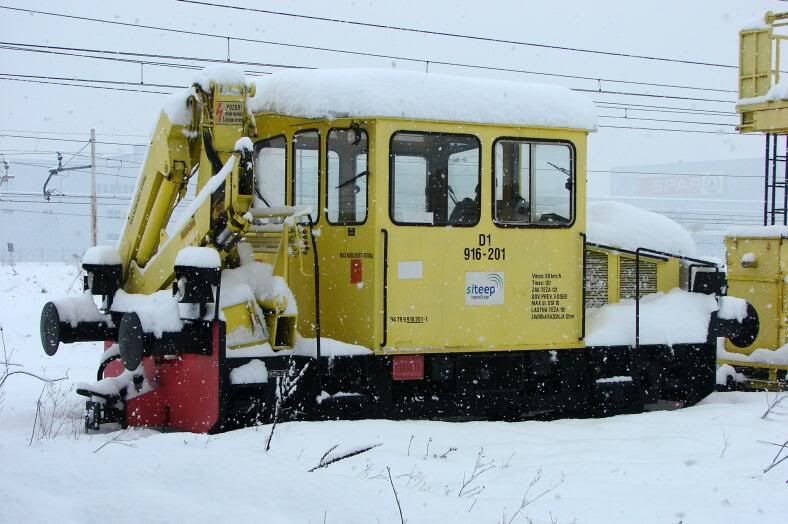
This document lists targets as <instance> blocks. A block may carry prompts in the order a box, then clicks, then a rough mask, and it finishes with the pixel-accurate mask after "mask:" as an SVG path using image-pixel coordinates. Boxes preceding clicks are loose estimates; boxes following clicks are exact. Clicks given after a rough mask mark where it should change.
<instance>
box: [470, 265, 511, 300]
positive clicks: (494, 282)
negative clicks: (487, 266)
mask: <svg viewBox="0 0 788 524" xmlns="http://www.w3.org/2000/svg"><path fill="white" fill-rule="evenodd" d="M503 303H504V276H503V273H500V272H497V271H496V272H468V273H465V305H466V306H496V305H501V304H503Z"/></svg>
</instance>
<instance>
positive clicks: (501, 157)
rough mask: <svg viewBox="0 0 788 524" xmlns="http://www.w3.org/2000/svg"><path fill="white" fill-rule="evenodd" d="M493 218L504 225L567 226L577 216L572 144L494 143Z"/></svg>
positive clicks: (521, 141)
mask: <svg viewBox="0 0 788 524" xmlns="http://www.w3.org/2000/svg"><path fill="white" fill-rule="evenodd" d="M493 150H494V160H493V165H494V172H495V176H494V177H493V181H494V188H493V197H494V202H493V219H494V221H495V222H496V223H497V224H499V225H503V226H507V225H515V226H516V225H533V226H559V227H560V226H568V225H570V224H571V223H572V221H573V213H574V198H573V192H574V153H573V149H572V147H571V145H570V144H568V143H563V142H537V141H527V140H516V139H499V140H497V141H496V142H495V147H494V148H493Z"/></svg>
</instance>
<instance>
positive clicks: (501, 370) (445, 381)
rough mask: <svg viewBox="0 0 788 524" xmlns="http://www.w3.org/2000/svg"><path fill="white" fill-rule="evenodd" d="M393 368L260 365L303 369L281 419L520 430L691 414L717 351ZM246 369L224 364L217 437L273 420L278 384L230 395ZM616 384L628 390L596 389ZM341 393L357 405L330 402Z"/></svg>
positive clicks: (577, 353)
mask: <svg viewBox="0 0 788 524" xmlns="http://www.w3.org/2000/svg"><path fill="white" fill-rule="evenodd" d="M392 358H393V357H392V356H387V355H363V356H340V357H323V358H321V359H319V361H315V359H313V358H310V357H304V356H293V357H291V356H286V355H283V356H275V357H265V358H262V360H264V361H265V363H266V367H267V368H268V369H269V373H271V374H272V375H277V376H284V375H285V374H286V373H287V372H288V369H290V367H291V366H293V367H294V369H295V370H296V372H297V370H300V369H301V368H302V367H303V366H304V365H306V364H307V363H309V365H310V369H308V370H307V373H305V374H304V377H303V378H302V379H301V380H302V382H301V383H300V384H299V388H298V393H297V395H294V396H293V397H291V398H290V399H288V400H287V401H286V402H285V404H283V406H282V407H283V408H284V409H283V415H282V418H284V419H291V420H294V419H298V420H304V419H306V420H318V419H359V418H390V419H402V418H422V419H437V420H474V419H497V420H521V419H526V418H557V417H567V416H569V417H572V416H574V417H586V416H608V415H615V414H620V413H636V412H640V411H642V410H643V408H644V405H646V404H654V403H657V402H658V401H672V402H676V403H680V404H681V405H692V404H695V403H696V402H698V401H700V400H701V399H703V398H704V397H706V396H707V395H708V394H710V393H711V392H712V391H713V390H714V383H715V370H716V368H715V358H716V345H715V344H714V343H711V342H707V343H703V344H680V345H674V346H673V347H668V346H661V345H650V346H649V345H641V346H640V348H639V349H638V350H635V349H634V348H632V347H630V346H612V347H588V348H581V349H564V350H555V351H552V350H529V351H509V352H483V353H451V354H427V355H424V361H425V362H424V378H423V379H421V380H393V378H392ZM252 359H253V358H232V359H226V360H224V362H225V363H226V365H225V366H222V367H223V369H224V370H225V372H226V375H227V384H228V392H229V395H228V398H227V402H228V403H227V404H226V411H224V410H223V412H224V413H226V414H227V416H226V417H223V424H222V425H221V427H218V428H217V430H219V431H221V430H225V429H231V428H233V427H242V426H247V425H250V424H254V423H258V422H269V421H271V420H272V416H273V411H274V406H275V402H276V393H275V388H276V384H277V381H276V379H272V378H269V383H268V384H265V385H253V386H238V385H234V386H230V385H229V372H230V370H231V369H232V368H235V367H238V366H240V365H243V364H246V363H247V362H249V361H250V360H252ZM318 368H319V369H318ZM272 372H273V373H272ZM622 376H623V377H631V380H630V381H627V380H623V381H613V382H606V381H603V382H597V380H598V379H605V378H610V377H622ZM340 391H341V392H343V393H356V395H355V396H347V395H343V396H339V397H331V395H333V394H335V393H338V392H340ZM325 393H327V394H328V396H327V395H326V394H325ZM321 394H322V398H321V401H320V402H318V401H317V397H318V396H321Z"/></svg>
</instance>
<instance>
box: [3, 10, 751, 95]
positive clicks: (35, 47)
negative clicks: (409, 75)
mask: <svg viewBox="0 0 788 524" xmlns="http://www.w3.org/2000/svg"><path fill="white" fill-rule="evenodd" d="M0 7H1V6H0ZM227 38H230V39H236V38H237V37H231V36H228V37H227ZM256 42H257V41H256ZM259 43H264V44H266V45H282V46H293V47H304V48H308V49H317V50H320V51H327V52H334V53H343V54H345V53H346V54H353V55H361V56H370V57H375V58H386V59H394V60H401V61H410V62H421V63H425V64H426V63H429V64H430V65H441V66H448V67H458V68H465V69H478V70H484V71H498V72H507V73H520V74H528V75H534V76H549V77H554V78H568V79H574V80H587V81H592V82H607V83H615V84H627V85H640V86H648V87H663V88H672V89H688V90H695V91H709V92H717V93H737V92H738V91H736V90H734V89H721V88H716V87H706V86H693V85H686V84H668V83H660V82H645V81H639V80H622V79H616V78H605V77H600V76H588V75H574V74H567V73H554V72H547V71H536V70H532V69H519V68H512V67H501V66H491V65H483V64H468V63H461V62H450V61H442V60H436V59H431V58H413V57H403V56H391V55H378V54H375V53H367V52H363V51H351V50H345V49H332V48H324V47H315V46H305V45H301V44H289V43H282V42H273V41H268V40H261V41H259ZM0 49H8V50H13V51H28V52H38V53H52V54H61V55H64V56H75V57H84V58H96V59H102V58H103V59H113V60H118V61H124V62H130V63H144V64H146V65H153V66H162V67H170V66H172V67H186V68H190V69H199V68H200V67H199V66H192V65H188V64H173V63H171V62H164V63H162V62H146V61H140V57H143V58H164V59H177V60H190V61H204V62H223V63H224V62H229V63H234V64H240V65H259V66H264V67H266V66H267V67H282V68H292V69H311V68H313V67H310V66H297V65H292V64H266V63H259V62H242V61H234V60H224V59H215V58H203V57H185V56H180V55H161V54H151V53H141V52H137V51H118V50H107V49H90V48H81V47H65V46H54V45H40V44H28V43H23V42H0ZM78 52H79V53H100V54H109V55H111V56H109V57H105V56H95V55H86V54H75V53H78ZM121 56H133V57H135V58H134V59H129V58H120V57H121ZM252 73H258V74H270V72H267V71H253V72H252Z"/></svg>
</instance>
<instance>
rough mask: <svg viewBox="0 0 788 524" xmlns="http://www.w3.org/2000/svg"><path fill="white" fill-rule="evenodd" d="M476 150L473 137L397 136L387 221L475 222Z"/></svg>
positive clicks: (477, 211)
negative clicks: (389, 217)
mask: <svg viewBox="0 0 788 524" xmlns="http://www.w3.org/2000/svg"><path fill="white" fill-rule="evenodd" d="M479 157H480V146H479V140H478V139H477V138H476V137H474V136H468V135H453V134H445V133H416V132H397V133H395V134H394V135H393V136H392V138H391V145H390V152H389V161H390V169H391V177H390V179H391V188H390V191H391V192H390V194H391V202H390V205H391V209H390V213H391V219H392V221H394V222H395V223H397V224H414V225H429V226H445V225H453V226H473V225H475V224H477V223H478V222H479V215H480V210H481V207H480V199H479V191H480V186H479V181H480V176H481V172H480V170H479V165H480V163H479Z"/></svg>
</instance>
